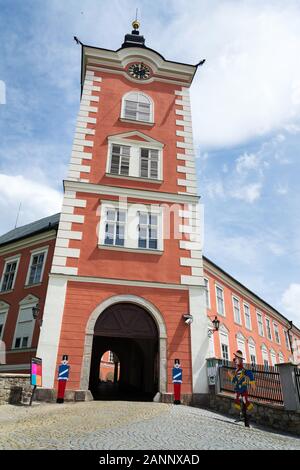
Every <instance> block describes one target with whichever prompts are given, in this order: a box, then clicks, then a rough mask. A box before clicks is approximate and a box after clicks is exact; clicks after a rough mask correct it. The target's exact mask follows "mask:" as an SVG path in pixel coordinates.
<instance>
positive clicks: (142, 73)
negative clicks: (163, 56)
mask: <svg viewBox="0 0 300 470" xmlns="http://www.w3.org/2000/svg"><path fill="white" fill-rule="evenodd" d="M127 73H128V75H130V76H131V77H132V78H135V79H136V80H148V79H149V78H150V77H151V75H152V71H151V69H150V67H149V66H148V65H146V64H144V63H143V62H135V63H134V64H130V65H129V67H128V69H127Z"/></svg>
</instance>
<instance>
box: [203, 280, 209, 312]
mask: <svg viewBox="0 0 300 470" xmlns="http://www.w3.org/2000/svg"><path fill="white" fill-rule="evenodd" d="M204 281H207V285H205V284H204V290H205V305H206V308H208V309H209V310H210V309H211V302H210V285H209V278H208V277H205V278H204ZM206 295H207V297H206Z"/></svg>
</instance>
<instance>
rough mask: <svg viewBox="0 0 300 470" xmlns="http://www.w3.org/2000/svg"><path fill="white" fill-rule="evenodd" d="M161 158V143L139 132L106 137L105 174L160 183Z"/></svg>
mask: <svg viewBox="0 0 300 470" xmlns="http://www.w3.org/2000/svg"><path fill="white" fill-rule="evenodd" d="M162 160H163V145H162V144H161V143H160V142H158V141H157V140H154V139H152V138H150V137H149V136H146V135H145V134H143V133H141V132H138V131H132V132H127V133H125V134H118V135H113V136H109V137H108V155H107V165H106V175H107V176H111V177H119V178H126V179H132V178H134V179H140V180H143V181H149V182H152V183H160V182H161V181H162V175H163V163H162Z"/></svg>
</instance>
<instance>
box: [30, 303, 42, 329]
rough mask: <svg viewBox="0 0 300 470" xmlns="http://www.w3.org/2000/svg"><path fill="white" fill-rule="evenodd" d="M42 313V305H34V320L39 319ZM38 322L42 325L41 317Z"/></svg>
mask: <svg viewBox="0 0 300 470" xmlns="http://www.w3.org/2000/svg"><path fill="white" fill-rule="evenodd" d="M39 314H40V306H39V304H37V305H36V306H35V307H32V316H33V318H34V320H37V319H38V317H39ZM38 323H39V325H40V326H42V323H43V320H41V319H39V320H38Z"/></svg>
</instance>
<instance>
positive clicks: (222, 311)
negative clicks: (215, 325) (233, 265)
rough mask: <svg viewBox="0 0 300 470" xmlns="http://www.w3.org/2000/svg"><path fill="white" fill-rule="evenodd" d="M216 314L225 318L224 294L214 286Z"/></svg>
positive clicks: (220, 288) (219, 288)
mask: <svg viewBox="0 0 300 470" xmlns="http://www.w3.org/2000/svg"><path fill="white" fill-rule="evenodd" d="M216 297H217V312H218V313H219V314H220V315H223V316H225V306H224V292H223V289H222V287H219V286H216Z"/></svg>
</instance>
